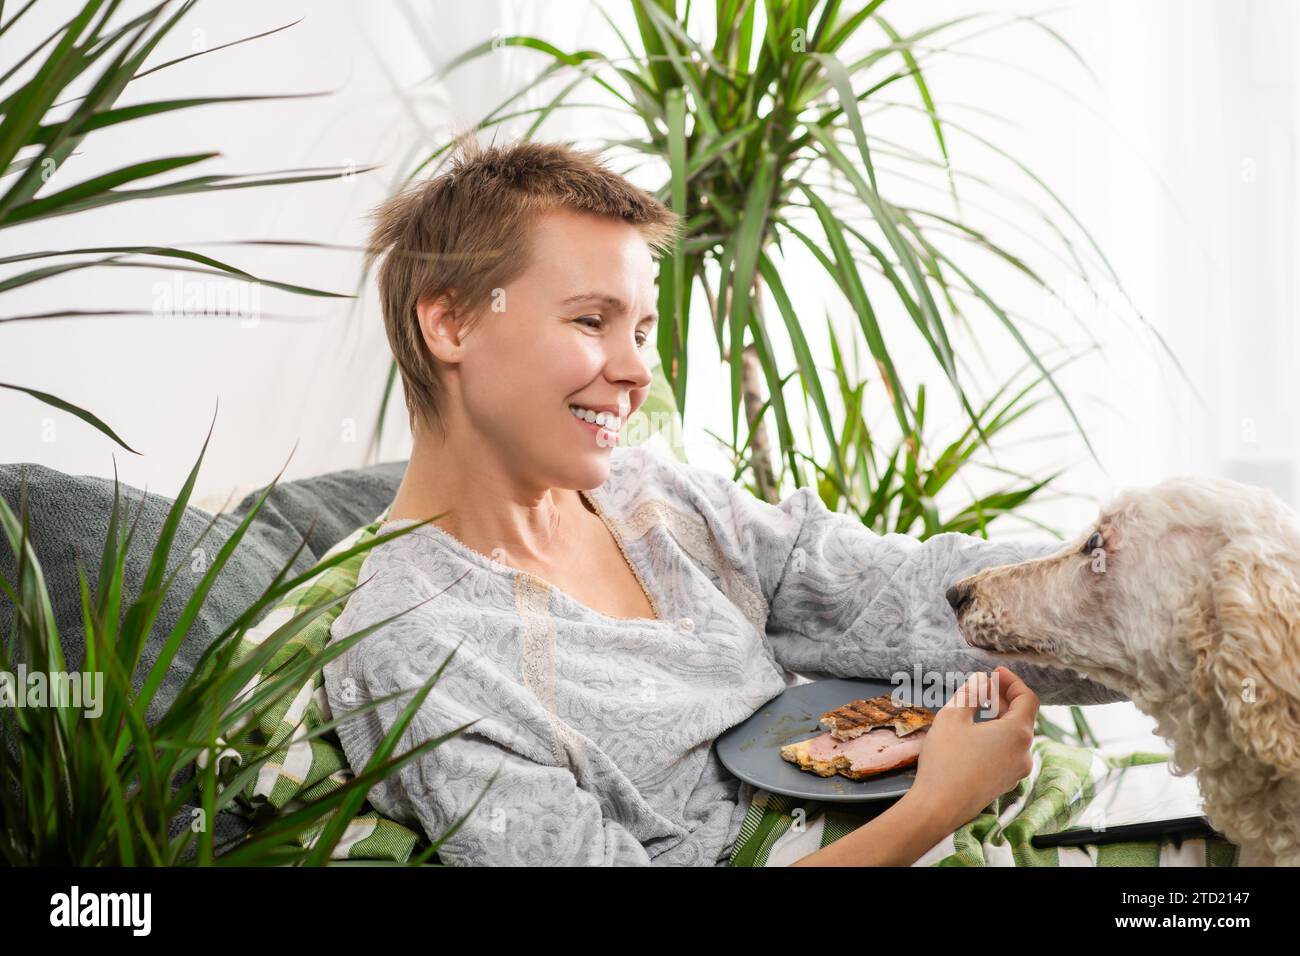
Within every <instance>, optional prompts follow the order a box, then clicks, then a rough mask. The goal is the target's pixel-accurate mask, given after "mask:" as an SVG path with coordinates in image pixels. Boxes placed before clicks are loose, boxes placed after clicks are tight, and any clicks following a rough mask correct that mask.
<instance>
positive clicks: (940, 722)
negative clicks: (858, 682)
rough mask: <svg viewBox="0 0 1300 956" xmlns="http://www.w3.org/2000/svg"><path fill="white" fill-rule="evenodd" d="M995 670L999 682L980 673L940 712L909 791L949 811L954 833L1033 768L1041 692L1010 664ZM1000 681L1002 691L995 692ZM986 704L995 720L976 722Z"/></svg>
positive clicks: (944, 812)
mask: <svg viewBox="0 0 1300 956" xmlns="http://www.w3.org/2000/svg"><path fill="white" fill-rule="evenodd" d="M995 673H996V674H997V680H996V681H992V680H991V679H990V675H988V674H986V673H983V672H979V673H975V674H972V675H970V677H969V678H967V680H966V683H964V684H963V685H962V686H961V687H958V688H957V690H956V691H955V692H954V693H953V695H952V698H951V699H950V700H949V701H948V703H946V704H945V705H944V706H943V707H942V708H940V710H939V712H938V713H937V714H935V716H934V723H933V725H932V726H931V727H930V729H929V730H928V731H927V732H926V739H925V742H924V743H923V744H922V745H921V753H920V755H919V757H918V758H917V768H916V782H915V783H913V784H912V787H911V789H910V790H909V791H908V796H914V797H915V799H914V802H916V803H921V804H924V805H926V806H927V807H928V808H929V810H930V812H932V813H938V814H939V815H941V816H946V819H947V820H948V822H949V823H950V824H951V826H950V827H949V832H951V831H952V830H955V829H956V828H957V827H959V826H961V825H962V824H964V823H967V822H969V821H970V820H971V819H972V818H973V817H974V816H975V815H976V814H978V813H979V812H980V811H981V810H983V809H984V808H985V807H986V806H988V805H989V804H990V803H992V802H993V800H994V799H995V798H997V797H999V796H1001V795H1002V794H1004V793H1006V792H1007V791H1008V790H1010V789H1012V788H1013V787H1015V786H1016V784H1018V783H1019V782H1020V781H1021V780H1023V779H1024V778H1025V777H1027V776H1028V775H1029V773H1030V772H1031V771H1032V770H1033V754H1032V752H1031V751H1030V745H1031V744H1032V743H1033V739H1034V722H1035V719H1036V718H1037V716H1038V696H1037V695H1036V694H1035V693H1034V692H1033V691H1032V690H1030V689H1029V686H1028V685H1027V684H1026V683H1025V682H1024V681H1023V680H1021V679H1020V678H1019V677H1017V676H1016V675H1015V674H1013V673H1012V672H1011V671H1009V670H1008V669H1007V668H1005V667H1001V666H999V667H998V668H997V670H996V672H995ZM994 683H996V684H997V692H998V693H997V694H996V695H993V694H992V693H991V691H992V690H993V688H992V684H994ZM984 706H991V708H992V711H993V719H991V720H985V721H980V722H976V720H975V715H976V713H977V712H978V711H979V710H981V709H982V708H983V707H984Z"/></svg>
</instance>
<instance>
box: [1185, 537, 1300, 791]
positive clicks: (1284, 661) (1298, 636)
mask: <svg viewBox="0 0 1300 956" xmlns="http://www.w3.org/2000/svg"><path fill="white" fill-rule="evenodd" d="M1213 560H1214V563H1213V566H1212V568H1211V570H1210V575H1209V578H1210V585H1209V594H1208V596H1207V598H1206V604H1207V605H1208V606H1207V608H1206V611H1207V613H1206V614H1205V615H1204V619H1203V626H1201V627H1196V628H1193V629H1192V631H1191V633H1190V634H1189V635H1188V645H1189V646H1190V648H1191V650H1192V651H1193V653H1194V654H1195V655H1196V664H1195V668H1194V669H1193V673H1192V681H1193V686H1194V689H1195V690H1196V691H1197V693H1199V694H1200V695H1201V696H1202V697H1203V698H1204V699H1206V700H1213V699H1216V698H1217V699H1218V701H1219V703H1220V704H1221V705H1222V707H1223V709H1224V712H1225V713H1226V714H1227V717H1228V729H1229V734H1230V736H1231V737H1232V740H1233V743H1235V744H1236V745H1237V746H1238V747H1240V748H1241V749H1242V750H1243V751H1244V752H1246V753H1248V754H1250V755H1251V756H1252V757H1254V758H1255V759H1256V760H1259V761H1260V762H1261V763H1264V764H1268V765H1269V766H1272V767H1277V768H1280V769H1282V770H1284V771H1287V772H1290V773H1300V580H1298V577H1300V566H1297V563H1296V562H1297V557H1296V556H1293V555H1289V554H1288V555H1285V556H1284V555H1282V554H1280V553H1278V551H1277V549H1273V550H1272V553H1269V552H1268V550H1267V549H1266V546H1264V545H1262V544H1261V542H1260V541H1259V539H1248V540H1247V541H1245V542H1242V543H1239V544H1234V543H1229V544H1226V545H1224V546H1223V547H1222V548H1220V549H1219V551H1218V553H1217V554H1216V555H1215V556H1214V559H1213Z"/></svg>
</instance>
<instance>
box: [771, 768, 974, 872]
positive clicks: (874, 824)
mask: <svg viewBox="0 0 1300 956" xmlns="http://www.w3.org/2000/svg"><path fill="white" fill-rule="evenodd" d="M965 822H966V821H965V820H955V819H954V818H953V816H952V809H951V808H950V807H949V806H947V805H945V802H944V801H941V800H935V799H931V797H930V796H929V795H927V794H925V793H922V792H920V791H918V790H917V789H916V788H915V787H913V788H912V789H911V790H909V791H907V793H905V794H903V796H902V797H901V798H899V799H898V800H897V801H895V802H894V805H893V806H891V807H890V808H889V809H888V810H886V811H885V812H884V813H882V814H880V815H879V816H877V817H874V818H872V819H871V820H869V821H868V822H866V823H864V824H863V825H862V826H860V827H858V828H857V829H856V830H854V831H853V832H852V833H850V834H848V835H847V836H843V837H840V839H838V840H836V841H835V842H834V843H832V844H831V845H830V846H824V847H822V848H821V849H820V850H818V851H817V852H815V853H810V854H808V855H807V856H805V857H804V858H803V859H801V860H796V861H795V862H794V863H791V864H790V865H791V866H911V865H912V864H913V863H915V862H916V861H917V860H918V859H920V858H921V854H923V853H925V851H926V850H928V849H930V848H931V847H933V846H934V845H935V844H936V843H938V842H939V841H940V840H942V839H943V838H944V837H946V836H947V835H948V834H949V833H951V832H952V831H953V830H955V829H957V828H958V827H959V826H961V825H962V824H963V823H965Z"/></svg>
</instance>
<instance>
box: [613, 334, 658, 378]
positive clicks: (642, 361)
mask: <svg viewBox="0 0 1300 956" xmlns="http://www.w3.org/2000/svg"><path fill="white" fill-rule="evenodd" d="M649 358H650V356H649V346H648V345H647V346H646V347H644V348H637V347H636V343H635V342H634V343H632V344H631V345H627V346H624V347H623V348H620V349H618V352H617V354H616V355H611V356H610V360H609V367H610V368H609V371H610V377H611V378H613V379H615V380H616V381H626V382H629V383H631V385H632V387H633V388H645V387H646V386H648V385H649V384H650V382H651V379H652V375H651V372H650V364H649Z"/></svg>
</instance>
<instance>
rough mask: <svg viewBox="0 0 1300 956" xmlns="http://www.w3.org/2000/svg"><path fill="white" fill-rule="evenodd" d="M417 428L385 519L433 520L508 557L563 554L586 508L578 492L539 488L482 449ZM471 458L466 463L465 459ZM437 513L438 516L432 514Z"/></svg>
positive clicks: (536, 561) (530, 559) (479, 547)
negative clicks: (440, 438)
mask: <svg viewBox="0 0 1300 956" xmlns="http://www.w3.org/2000/svg"><path fill="white" fill-rule="evenodd" d="M455 446H456V442H455V440H454V439H452V440H448V441H431V440H429V439H428V437H427V436H421V435H419V434H417V436H416V439H415V444H414V447H413V448H412V450H411V460H410V462H409V463H408V464H407V466H406V473H405V474H404V475H403V476H402V483H401V485H400V486H399V487H398V489H397V495H396V496H395V497H394V499H393V504H392V507H391V508H390V509H389V520H390V521H397V520H401V519H406V518H411V519H415V520H417V521H423V520H425V519H426V518H434V519H435V520H434V521H433V522H432V523H433V524H436V525H437V526H438V527H439V528H442V529H443V530H444V531H446V532H447V533H448V534H450V535H452V536H453V537H455V538H456V539H457V540H458V541H460V542H461V543H463V544H464V545H466V546H467V547H470V548H473V549H474V550H475V551H478V552H480V553H482V554H492V552H493V551H494V550H495V549H501V553H502V555H503V556H504V557H506V558H507V559H508V561H507V562H506V563H515V564H533V565H547V564H550V563H552V562H553V561H554V560H556V559H558V558H559V557H561V556H562V555H563V554H565V553H566V550H567V545H569V544H571V543H573V542H574V540H576V534H575V532H576V531H577V528H578V526H579V525H580V524H581V523H582V519H584V518H586V517H587V516H588V515H589V514H590V513H591V511H590V509H589V508H588V507H587V505H586V502H585V501H583V500H582V497H581V495H579V494H578V493H577V492H576V491H571V490H568V489H564V488H540V487H535V486H529V485H528V484H527V483H526V482H523V481H521V476H520V475H519V473H518V470H517V469H515V468H512V467H511V465H510V463H509V462H504V461H501V460H499V459H498V458H497V457H496V456H495V455H494V454H493V453H492V451H491V450H490V449H487V448H484V447H476V448H472V449H471V448H464V447H455ZM470 461H472V462H474V463H475V464H474V467H473V468H472V469H471V468H468V467H466V466H465V465H464V464H463V463H465V462H470ZM435 516H437V517H435Z"/></svg>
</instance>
